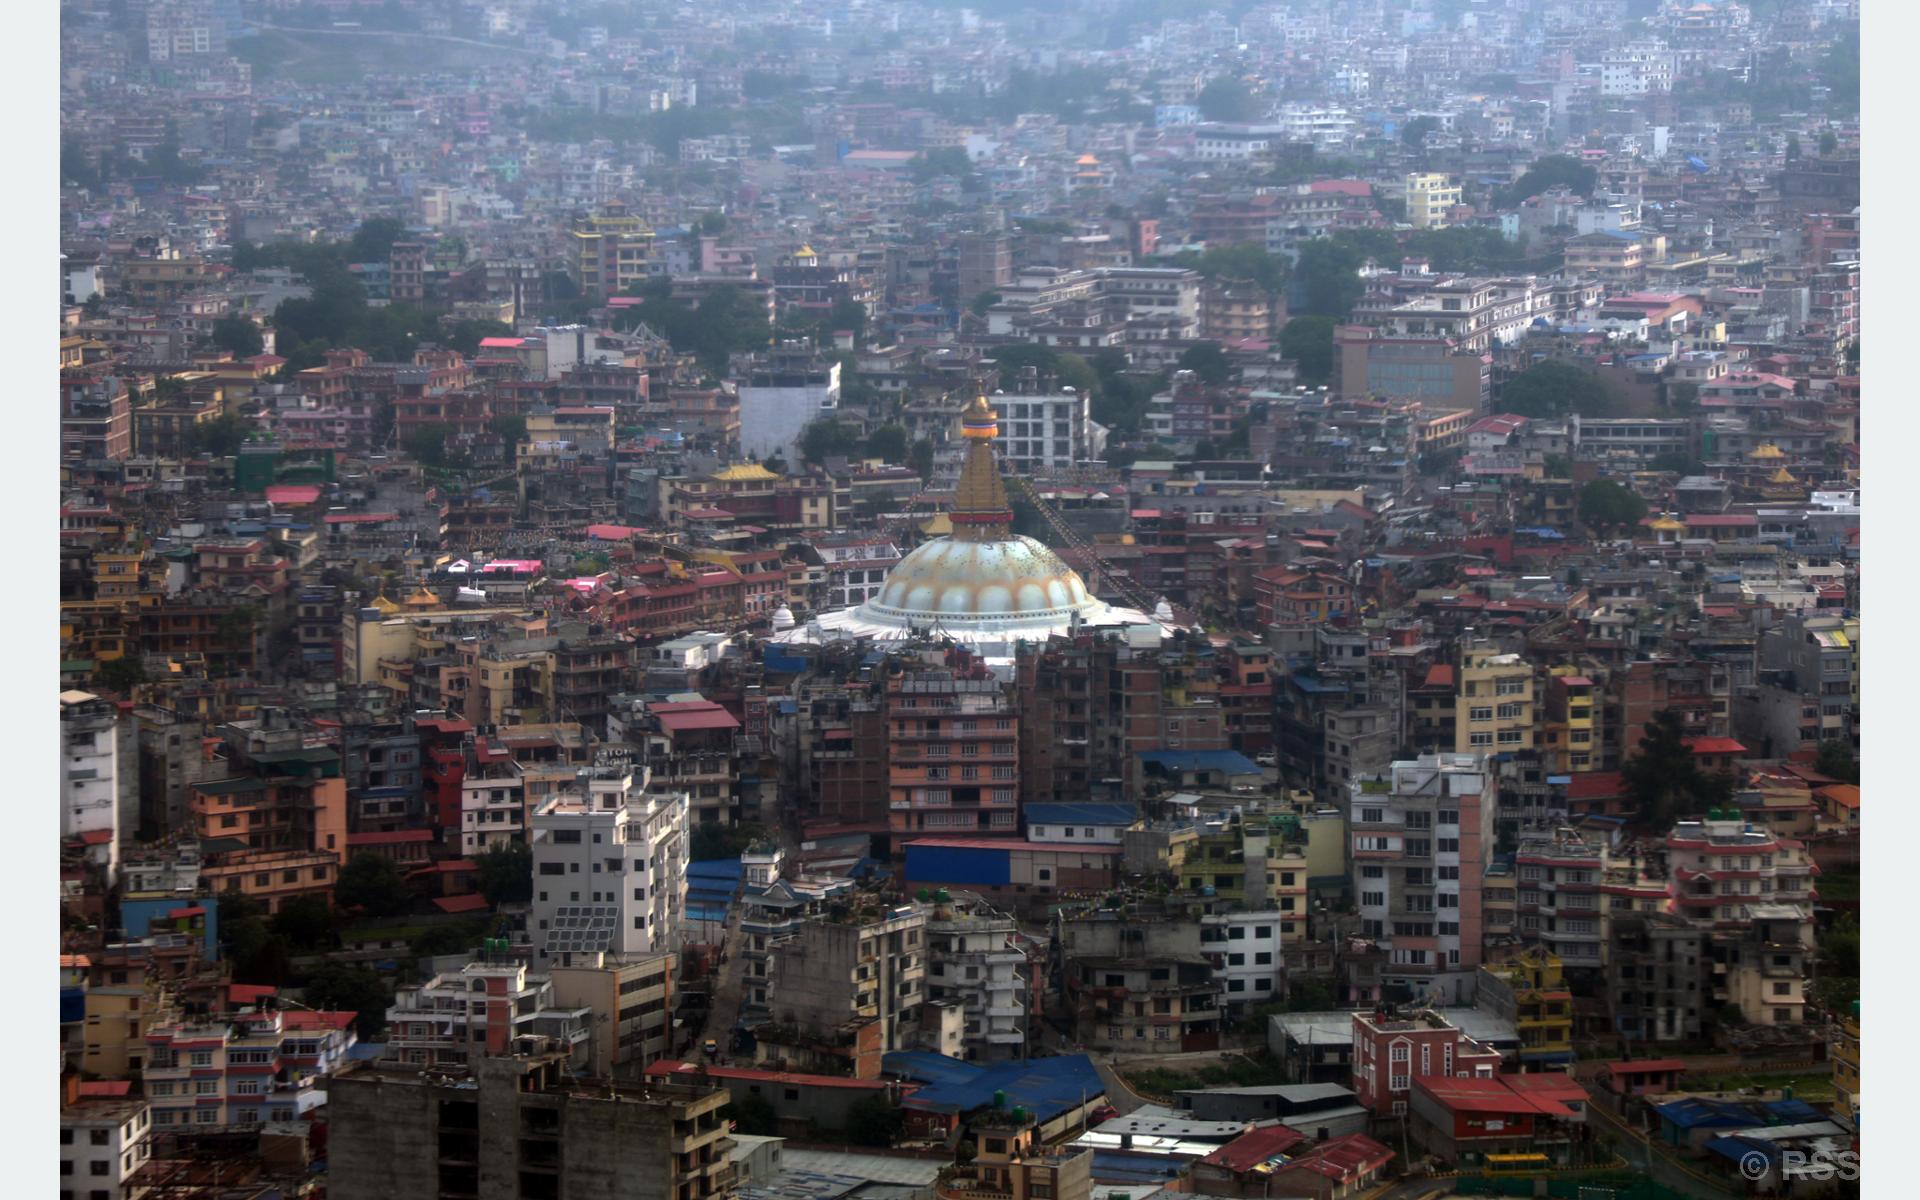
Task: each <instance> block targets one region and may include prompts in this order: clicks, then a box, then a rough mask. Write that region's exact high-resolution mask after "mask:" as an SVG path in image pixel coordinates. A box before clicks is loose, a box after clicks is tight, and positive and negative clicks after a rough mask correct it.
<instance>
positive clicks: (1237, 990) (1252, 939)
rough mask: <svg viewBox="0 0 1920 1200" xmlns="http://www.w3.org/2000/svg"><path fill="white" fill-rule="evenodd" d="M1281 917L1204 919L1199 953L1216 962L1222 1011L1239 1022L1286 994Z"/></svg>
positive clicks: (1234, 915) (1228, 915)
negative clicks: (1245, 1016)
mask: <svg viewBox="0 0 1920 1200" xmlns="http://www.w3.org/2000/svg"><path fill="white" fill-rule="evenodd" d="M1283 919H1284V918H1283V916H1282V914H1280V913H1277V912H1232V913H1215V914H1213V915H1211V916H1204V917H1201V918H1200V953H1202V954H1204V955H1206V956H1207V957H1208V958H1209V959H1211V960H1212V961H1213V977H1214V979H1215V980H1216V981H1217V982H1218V983H1219V984H1220V1007H1221V1008H1223V1009H1225V1010H1226V1011H1227V1012H1228V1013H1229V1014H1231V1015H1233V1016H1234V1017H1240V1016H1244V1015H1245V1014H1246V1013H1247V1012H1248V1011H1250V1010H1251V1009H1253V1008H1255V1007H1257V1006H1259V1005H1262V1004H1267V1003H1269V1002H1271V1001H1274V1000H1278V999H1280V998H1281V997H1282V996H1283V995H1285V994H1286V990H1287V987H1286V963H1285V959H1286V956H1285V955H1284V954H1282V953H1281V949H1280V947H1281V943H1282V939H1281V936H1280V933H1281V925H1282V921H1283Z"/></svg>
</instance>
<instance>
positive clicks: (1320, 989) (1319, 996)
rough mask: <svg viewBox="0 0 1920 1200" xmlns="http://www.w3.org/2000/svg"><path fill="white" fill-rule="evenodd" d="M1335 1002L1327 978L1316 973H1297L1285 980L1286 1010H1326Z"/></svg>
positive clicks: (1331, 986)
mask: <svg viewBox="0 0 1920 1200" xmlns="http://www.w3.org/2000/svg"><path fill="white" fill-rule="evenodd" d="M1336 1003H1337V1002H1336V1000H1335V998H1334V994H1333V984H1332V982H1331V981H1329V980H1326V979H1322V978H1320V977H1319V976H1318V975H1297V976H1293V977H1291V978H1289V979H1288V980H1287V1011H1288V1012H1326V1011H1328V1010H1330V1009H1332V1008H1334V1007H1336Z"/></svg>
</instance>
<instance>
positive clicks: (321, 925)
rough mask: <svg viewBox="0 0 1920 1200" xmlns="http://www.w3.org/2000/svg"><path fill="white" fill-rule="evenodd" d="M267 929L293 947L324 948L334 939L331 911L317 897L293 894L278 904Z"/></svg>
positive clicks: (301, 948) (298, 948)
mask: <svg viewBox="0 0 1920 1200" xmlns="http://www.w3.org/2000/svg"><path fill="white" fill-rule="evenodd" d="M267 929H268V931H269V932H270V933H272V934H273V936H274V937H277V938H280V939H282V940H284V941H285V942H286V943H287V944H288V945H289V946H292V947H293V948H294V949H295V950H321V949H325V948H326V947H327V946H328V945H330V944H331V943H332V940H333V910H332V909H331V908H329V907H327V902H326V901H325V900H322V899H321V898H320V897H318V896H312V895H303V896H294V897H292V898H290V899H288V900H286V901H285V902H283V903H282V904H281V905H280V911H279V912H277V913H275V914H273V920H271V921H269V922H268V923H267Z"/></svg>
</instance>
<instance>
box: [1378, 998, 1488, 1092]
mask: <svg viewBox="0 0 1920 1200" xmlns="http://www.w3.org/2000/svg"><path fill="white" fill-rule="evenodd" d="M1499 1071H1500V1052H1499V1051H1498V1050H1495V1049H1494V1048H1493V1047H1491V1046H1487V1045H1483V1044H1482V1043H1480V1042H1476V1041H1474V1040H1473V1039H1472V1038H1470V1037H1468V1036H1467V1035H1466V1034H1464V1033H1462V1032H1460V1030H1459V1028H1458V1027H1456V1026H1455V1025H1453V1024H1452V1023H1451V1022H1449V1021H1448V1020H1447V1019H1446V1018H1445V1017H1443V1016H1441V1015H1440V1014H1439V1013H1436V1012H1430V1011H1418V1012H1414V1013H1412V1014H1409V1015H1406V1016H1402V1015H1399V1014H1397V1013H1395V1012H1392V1011H1390V1010H1389V1011H1385V1012H1357V1013H1354V1014H1353V1091H1354V1096H1355V1098H1356V1099H1357V1100H1358V1101H1359V1103H1360V1104H1361V1106H1362V1107H1364V1108H1366V1109H1368V1110H1369V1111H1371V1112H1372V1113H1373V1115H1374V1116H1375V1117H1381V1118H1391V1117H1400V1116H1405V1115H1406V1112H1407V1101H1408V1099H1409V1098H1410V1097H1411V1095H1412V1093H1413V1081H1414V1080H1415V1079H1420V1078H1435V1077H1437V1078H1444V1079H1491V1078H1492V1077H1493V1076H1494V1075H1496V1074H1498V1073H1499Z"/></svg>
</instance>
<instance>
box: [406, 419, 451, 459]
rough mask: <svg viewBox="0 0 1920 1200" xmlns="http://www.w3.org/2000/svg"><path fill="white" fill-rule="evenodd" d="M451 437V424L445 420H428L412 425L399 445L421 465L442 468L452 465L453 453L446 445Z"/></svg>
mask: <svg viewBox="0 0 1920 1200" xmlns="http://www.w3.org/2000/svg"><path fill="white" fill-rule="evenodd" d="M452 437H453V426H451V425H449V424H447V423H446V422H445V421H428V422H426V423H425V424H421V425H416V426H414V427H413V429H412V430H411V431H409V432H408V434H407V436H406V437H405V438H403V439H401V442H400V445H401V448H402V449H404V450H405V451H406V452H407V454H408V456H409V457H411V458H413V459H414V460H415V461H417V462H419V463H420V464H422V465H423V466H428V467H434V468H440V469H444V468H446V467H449V466H451V465H453V453H452V451H451V450H450V449H449V448H448V446H447V443H448V441H449V440H450V439H451V438H452Z"/></svg>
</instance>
